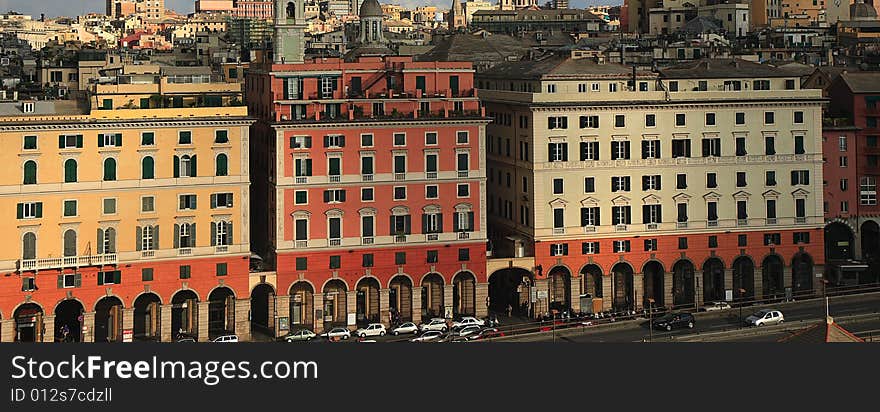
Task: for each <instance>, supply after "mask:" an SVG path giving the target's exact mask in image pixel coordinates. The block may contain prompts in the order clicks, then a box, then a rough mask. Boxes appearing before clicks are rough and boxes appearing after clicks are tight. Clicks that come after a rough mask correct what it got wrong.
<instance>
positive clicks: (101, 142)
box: [98, 133, 104, 147]
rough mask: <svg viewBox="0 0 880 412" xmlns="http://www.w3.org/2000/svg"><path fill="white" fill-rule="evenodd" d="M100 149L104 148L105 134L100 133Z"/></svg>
mask: <svg viewBox="0 0 880 412" xmlns="http://www.w3.org/2000/svg"><path fill="white" fill-rule="evenodd" d="M98 147H104V134H103V133H98Z"/></svg>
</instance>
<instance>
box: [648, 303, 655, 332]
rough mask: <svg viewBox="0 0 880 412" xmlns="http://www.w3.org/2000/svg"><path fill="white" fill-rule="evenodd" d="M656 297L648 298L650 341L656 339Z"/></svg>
mask: <svg viewBox="0 0 880 412" xmlns="http://www.w3.org/2000/svg"><path fill="white" fill-rule="evenodd" d="M653 318H654V298H648V330H649V331H650V332H649V333H650V334H649V335H648V342H653V341H654V321H653Z"/></svg>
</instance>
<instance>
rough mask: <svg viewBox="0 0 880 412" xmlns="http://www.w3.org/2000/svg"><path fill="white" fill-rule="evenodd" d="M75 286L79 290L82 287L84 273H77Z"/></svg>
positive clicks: (74, 277) (74, 278)
mask: <svg viewBox="0 0 880 412" xmlns="http://www.w3.org/2000/svg"><path fill="white" fill-rule="evenodd" d="M73 286H74V287H77V288H78V287H80V286H82V273H77V274H76V275H74V276H73Z"/></svg>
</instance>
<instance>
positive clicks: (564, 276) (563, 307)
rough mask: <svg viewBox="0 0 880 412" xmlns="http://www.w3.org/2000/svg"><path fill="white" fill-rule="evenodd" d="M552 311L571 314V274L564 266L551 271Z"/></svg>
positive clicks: (548, 276)
mask: <svg viewBox="0 0 880 412" xmlns="http://www.w3.org/2000/svg"><path fill="white" fill-rule="evenodd" d="M547 278H548V279H549V281H550V310H551V311H552V310H557V311H559V312H571V272H569V270H568V268H566V267H564V266H556V267H554V268H552V269H550V273H549V274H548V275H547Z"/></svg>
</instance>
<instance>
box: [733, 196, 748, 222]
mask: <svg viewBox="0 0 880 412" xmlns="http://www.w3.org/2000/svg"><path fill="white" fill-rule="evenodd" d="M747 208H748V203H747V202H746V201H745V200H737V201H736V218H737V219H748V218H749V214H748V211H747Z"/></svg>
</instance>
